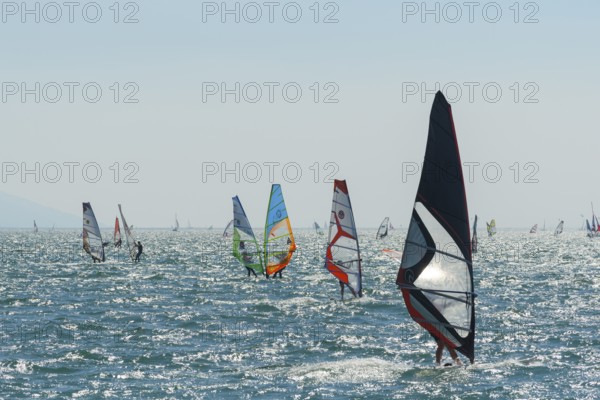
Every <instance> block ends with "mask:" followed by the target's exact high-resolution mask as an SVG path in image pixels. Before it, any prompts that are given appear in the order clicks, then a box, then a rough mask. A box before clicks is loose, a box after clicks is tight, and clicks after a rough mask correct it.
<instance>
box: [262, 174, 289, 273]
mask: <svg viewBox="0 0 600 400" xmlns="http://www.w3.org/2000/svg"><path fill="white" fill-rule="evenodd" d="M264 240H265V242H264V254H265V258H264V262H265V271H266V274H267V276H268V275H271V274H275V273H277V272H279V271H281V270H282V269H284V268H285V267H286V266H287V265H288V264H289V262H290V260H291V259H292V255H293V254H294V251H296V241H295V240H294V234H293V233H292V226H291V224H290V219H289V218H288V213H287V209H286V208H285V201H284V200H283V192H282V191H281V185H278V184H274V185H273V186H272V187H271V196H270V197H269V207H268V209H267V220H266V222H265V239H264Z"/></svg>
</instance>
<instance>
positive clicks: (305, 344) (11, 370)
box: [0, 231, 600, 399]
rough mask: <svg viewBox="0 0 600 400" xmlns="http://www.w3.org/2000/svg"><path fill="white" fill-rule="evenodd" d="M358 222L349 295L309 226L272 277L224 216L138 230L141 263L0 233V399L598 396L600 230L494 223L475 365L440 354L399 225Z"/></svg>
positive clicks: (59, 240) (484, 259)
mask: <svg viewBox="0 0 600 400" xmlns="http://www.w3.org/2000/svg"><path fill="white" fill-rule="evenodd" d="M359 234H360V235H361V238H362V239H361V246H362V249H363V259H364V265H363V271H364V287H365V297H364V298H362V299H360V300H351V301H346V302H344V303H342V302H340V301H339V286H338V284H337V282H336V281H335V279H333V277H331V276H330V275H329V274H328V273H327V272H326V271H325V270H324V269H323V267H322V257H323V247H324V242H325V238H324V237H323V236H320V237H317V236H316V235H315V234H314V233H313V232H309V231H305V232H302V231H300V232H298V233H297V235H296V236H297V242H298V251H297V253H296V255H295V256H294V260H293V262H292V264H291V265H290V267H289V268H288V269H286V270H285V271H284V278H283V279H282V280H268V281H267V280H265V279H260V278H259V279H256V278H247V277H246V271H245V269H243V268H242V267H241V266H240V265H239V264H238V263H237V261H236V260H234V259H233V258H232V257H231V256H230V255H229V253H230V251H229V247H230V245H229V242H228V241H227V240H225V239H223V238H221V237H220V235H219V233H218V232H214V233H213V232H199V231H196V232H194V231H184V232H179V233H175V232H158V231H147V232H143V231H140V232H138V236H139V238H140V240H141V241H142V243H144V250H145V254H144V256H143V258H142V259H143V262H142V263H140V264H132V263H130V262H129V261H128V260H124V257H125V251H123V250H121V252H120V253H116V252H114V251H113V250H112V249H111V250H110V251H109V252H108V262H107V263H104V264H92V263H91V262H90V261H88V259H87V258H85V257H83V255H82V254H81V243H80V240H81V239H79V238H78V233H75V232H52V233H48V232H45V233H41V232H40V233H39V234H38V235H33V234H32V233H24V232H1V233H0V240H1V250H2V253H1V257H2V259H1V264H0V265H1V268H0V304H1V309H0V310H1V313H0V324H1V326H0V388H1V389H0V397H1V398H6V399H14V398H35V397H43V398H46V397H73V398H75V397H77V398H118V399H121V398H144V399H147V398H191V399H196V398H219V399H225V398H232V399H234V398H265V399H282V398H290V399H311V398H369V399H378V398H379V399H389V398H399V399H402V398H411V399H419V398H423V399H487V398H493V399H496V398H497V399H525V398H527V399H538V398H539V399H595V398H600V383H599V382H600V367H599V363H598V360H599V359H600V339H599V338H598V331H599V330H600V296H599V294H600V278H599V275H600V274H599V271H600V270H599V268H600V258H599V257H600V240H589V239H587V238H585V237H584V234H583V233H582V232H566V233H564V234H563V235H561V236H560V237H558V238H556V237H554V236H553V235H552V234H550V233H547V232H542V233H539V234H537V235H529V234H527V233H518V232H500V233H499V234H498V235H497V236H496V237H495V238H494V239H493V240H490V239H488V238H481V239H480V244H479V247H480V253H479V254H477V255H476V256H475V259H474V263H475V288H476V291H477V293H478V295H479V297H478V298H477V319H478V328H477V337H476V364H475V365H473V366H469V367H466V368H465V367H462V368H436V367H435V366H434V352H435V344H434V343H433V341H432V340H431V338H430V336H429V335H428V334H427V333H425V332H424V331H423V330H422V329H421V328H420V327H418V326H417V325H416V324H415V323H414V322H412V320H411V319H410V317H409V316H408V314H407V312H406V309H405V306H404V302H403V300H402V297H401V296H400V294H399V292H398V290H397V289H396V288H395V285H394V281H395V277H396V272H397V269H398V264H397V261H395V260H393V259H391V258H389V257H387V256H385V255H383V254H382V252H381V250H382V249H384V248H394V249H398V250H401V248H402V242H403V239H404V236H403V234H402V233H398V232H397V231H396V232H394V233H393V234H392V236H391V237H389V238H388V239H386V240H385V241H376V240H374V239H373V238H374V236H375V231H362V232H359ZM107 237H108V236H107ZM445 356H446V357H448V356H447V353H446V354H445Z"/></svg>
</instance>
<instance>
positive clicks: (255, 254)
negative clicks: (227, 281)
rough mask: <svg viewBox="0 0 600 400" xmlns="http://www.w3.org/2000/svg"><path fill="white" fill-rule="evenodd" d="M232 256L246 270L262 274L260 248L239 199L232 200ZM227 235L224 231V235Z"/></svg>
mask: <svg viewBox="0 0 600 400" xmlns="http://www.w3.org/2000/svg"><path fill="white" fill-rule="evenodd" d="M232 200H233V220H232V222H231V223H230V224H231V225H232V226H233V256H234V257H235V258H237V259H238V260H239V262H240V263H241V264H242V265H243V266H244V267H246V268H251V269H253V270H254V271H256V272H257V273H260V274H262V273H263V272H264V269H263V263H262V257H261V251H260V247H259V245H258V243H257V241H256V237H255V236H254V231H253V230H252V226H250V221H248V217H247V216H246V212H245V211H244V207H242V203H241V202H240V199H239V198H238V197H237V196H235V197H234V198H233V199H232ZM228 227H229V225H228ZM225 233H227V228H226V229H225V232H224V235H225Z"/></svg>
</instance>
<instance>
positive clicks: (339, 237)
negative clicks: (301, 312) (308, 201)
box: [325, 179, 362, 297]
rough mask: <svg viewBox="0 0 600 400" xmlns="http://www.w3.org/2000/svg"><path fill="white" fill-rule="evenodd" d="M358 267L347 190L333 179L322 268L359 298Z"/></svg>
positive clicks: (343, 183) (355, 240) (344, 182)
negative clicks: (327, 235) (323, 265)
mask: <svg viewBox="0 0 600 400" xmlns="http://www.w3.org/2000/svg"><path fill="white" fill-rule="evenodd" d="M361 263H362V260H361V258H360V249H359V247H358V235H357V233H356V225H355V223H354V213H353V212H352V204H351V203H350V195H349V193H348V186H347V185H346V181H340V180H337V179H336V180H335V182H334V183H333V202H332V205H331V220H330V222H329V240H328V243H327V252H326V255H325V268H327V270H328V271H329V272H331V273H332V274H333V276H335V277H336V278H337V279H338V280H339V281H340V282H342V283H343V284H345V285H346V286H347V287H348V288H350V291H351V292H352V294H353V295H354V297H362V270H361Z"/></svg>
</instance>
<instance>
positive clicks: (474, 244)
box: [471, 214, 477, 254]
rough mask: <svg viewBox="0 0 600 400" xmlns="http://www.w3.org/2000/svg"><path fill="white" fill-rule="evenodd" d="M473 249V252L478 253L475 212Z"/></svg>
mask: <svg viewBox="0 0 600 400" xmlns="http://www.w3.org/2000/svg"><path fill="white" fill-rule="evenodd" d="M471 249H472V251H473V254H475V253H477V214H475V221H474V222H473V238H472V239H471Z"/></svg>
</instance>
